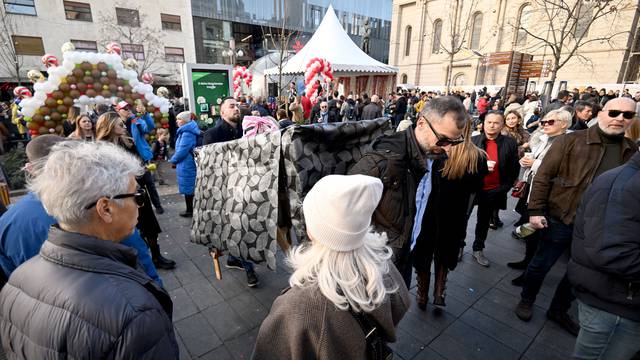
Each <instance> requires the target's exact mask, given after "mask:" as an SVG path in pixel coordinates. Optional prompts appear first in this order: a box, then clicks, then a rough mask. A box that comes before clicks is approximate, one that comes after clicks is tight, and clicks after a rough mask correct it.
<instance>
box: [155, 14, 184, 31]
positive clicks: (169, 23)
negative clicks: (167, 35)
mask: <svg viewBox="0 0 640 360" xmlns="http://www.w3.org/2000/svg"><path fill="white" fill-rule="evenodd" d="M160 21H162V30H175V31H182V25H180V16H178V15H169V14H160Z"/></svg>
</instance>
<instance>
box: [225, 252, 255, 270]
mask: <svg viewBox="0 0 640 360" xmlns="http://www.w3.org/2000/svg"><path fill="white" fill-rule="evenodd" d="M229 260H238V261H240V262H241V263H242V267H243V268H244V270H245V271H246V272H252V271H253V263H252V262H251V261H247V260H245V259H243V258H242V257H239V258H237V257H235V256H233V255H231V254H229Z"/></svg>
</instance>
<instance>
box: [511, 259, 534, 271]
mask: <svg viewBox="0 0 640 360" xmlns="http://www.w3.org/2000/svg"><path fill="white" fill-rule="evenodd" d="M527 265H529V263H528V262H527V261H524V260H522V261H518V262H510V263H507V266H508V267H510V268H512V269H516V270H524V269H526V268H527Z"/></svg>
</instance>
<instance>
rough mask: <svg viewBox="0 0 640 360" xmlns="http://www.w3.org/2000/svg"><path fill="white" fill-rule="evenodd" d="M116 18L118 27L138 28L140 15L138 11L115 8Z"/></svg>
mask: <svg viewBox="0 0 640 360" xmlns="http://www.w3.org/2000/svg"><path fill="white" fill-rule="evenodd" d="M116 18H117V19H118V25H122V26H129V27H140V14H139V13H138V10H134V9H125V8H118V7H117V8H116Z"/></svg>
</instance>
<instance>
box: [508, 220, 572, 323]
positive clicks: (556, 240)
mask: <svg viewBox="0 0 640 360" xmlns="http://www.w3.org/2000/svg"><path fill="white" fill-rule="evenodd" d="M547 220H548V222H549V224H548V227H547V228H546V229H544V230H539V231H540V242H539V244H538V249H537V250H536V254H535V255H534V256H533V259H531V262H530V263H529V266H528V267H527V271H526V272H525V273H524V285H523V286H522V293H521V294H520V296H521V297H522V300H524V301H528V302H531V303H533V302H535V300H536V296H537V295H538V293H539V292H540V287H541V286H542V283H543V282H544V278H545V277H546V276H547V273H549V270H551V268H552V267H553V265H554V264H555V263H556V261H558V259H559V258H560V256H562V254H563V253H564V252H565V251H566V250H567V249H568V248H569V247H570V246H571V238H572V236H573V224H571V225H566V224H564V223H563V222H562V221H560V220H558V219H555V218H552V217H547ZM573 300H575V296H574V295H573V291H572V290H571V283H570V282H569V279H568V278H567V274H566V273H565V275H564V276H563V277H562V281H560V283H559V284H558V287H557V288H556V292H555V294H554V295H553V300H552V301H551V306H550V308H549V310H551V311H559V312H567V311H568V310H569V308H570V307H571V302H572V301H573Z"/></svg>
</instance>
